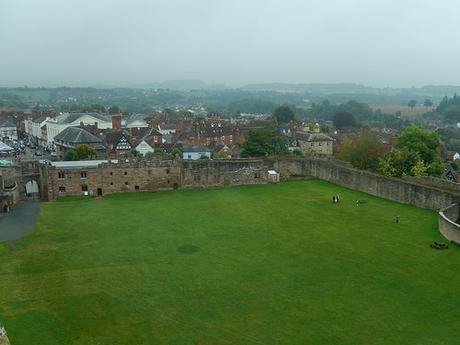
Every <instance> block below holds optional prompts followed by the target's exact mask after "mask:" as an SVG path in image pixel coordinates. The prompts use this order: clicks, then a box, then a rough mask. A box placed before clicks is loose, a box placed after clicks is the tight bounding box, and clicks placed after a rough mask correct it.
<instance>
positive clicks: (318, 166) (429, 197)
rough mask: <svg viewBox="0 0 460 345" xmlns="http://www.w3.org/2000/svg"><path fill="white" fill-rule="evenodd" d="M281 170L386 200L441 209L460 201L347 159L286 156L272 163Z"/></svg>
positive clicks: (454, 194) (284, 175)
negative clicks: (359, 166) (351, 163)
mask: <svg viewBox="0 0 460 345" xmlns="http://www.w3.org/2000/svg"><path fill="white" fill-rule="evenodd" d="M268 163H269V164H271V166H272V167H273V168H274V169H275V170H277V171H278V172H280V173H281V179H282V180H289V179H290V178H292V177H298V176H302V177H306V176H312V177H316V178H320V179H322V180H326V181H330V182H333V183H336V184H338V185H340V186H344V187H348V188H351V189H355V190H359V191H361V192H365V193H369V194H372V195H375V196H379V197H382V198H385V199H389V200H394V201H398V202H402V203H406V204H411V205H415V206H418V207H422V208H429V209H433V210H439V209H441V208H443V207H445V206H446V205H450V204H452V203H455V202H458V201H459V200H460V193H457V192H453V191H451V190H443V189H440V188H436V187H433V186H424V185H421V184H417V183H415V182H412V181H405V180H402V179H397V178H390V177H386V176H382V175H378V174H374V173H371V172H368V171H362V170H357V169H354V168H351V167H350V166H348V165H347V164H345V163H343V162H339V161H336V160H333V159H320V158H286V159H277V160H272V161H269V162H268Z"/></svg>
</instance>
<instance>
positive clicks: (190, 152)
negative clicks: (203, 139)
mask: <svg viewBox="0 0 460 345" xmlns="http://www.w3.org/2000/svg"><path fill="white" fill-rule="evenodd" d="M204 157H206V158H208V159H211V150H209V149H207V148H204V147H200V146H192V147H184V149H183V151H182V159H191V160H198V159H203V158H204Z"/></svg>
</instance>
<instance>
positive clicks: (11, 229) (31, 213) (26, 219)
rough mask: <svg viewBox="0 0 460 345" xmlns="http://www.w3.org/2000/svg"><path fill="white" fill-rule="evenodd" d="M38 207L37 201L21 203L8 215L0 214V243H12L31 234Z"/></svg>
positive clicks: (38, 210) (38, 211) (39, 204)
mask: <svg viewBox="0 0 460 345" xmlns="http://www.w3.org/2000/svg"><path fill="white" fill-rule="evenodd" d="M40 207H41V203H40V202H38V201H28V202H21V203H19V204H17V205H14V206H13V207H12V208H11V212H10V213H0V241H14V240H17V239H19V238H21V237H23V236H25V235H27V234H28V233H29V232H31V231H32V229H33V227H34V225H35V220H36V219H37V217H38V214H39V213H40Z"/></svg>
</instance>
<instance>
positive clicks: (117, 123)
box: [112, 114, 121, 131]
mask: <svg viewBox="0 0 460 345" xmlns="http://www.w3.org/2000/svg"><path fill="white" fill-rule="evenodd" d="M112 129H113V130H116V131H119V130H121V115H120V114H117V115H112Z"/></svg>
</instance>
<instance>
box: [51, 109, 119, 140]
mask: <svg viewBox="0 0 460 345" xmlns="http://www.w3.org/2000/svg"><path fill="white" fill-rule="evenodd" d="M80 124H84V125H86V126H88V125H92V126H94V125H96V126H97V128H99V129H110V128H112V118H111V117H110V116H107V115H102V114H97V113H64V114H61V115H59V116H56V117H54V118H51V119H48V120H47V121H46V122H45V125H46V142H47V145H48V146H50V147H52V146H53V144H54V137H56V135H58V134H59V133H61V132H62V131H63V130H64V129H66V128H67V127H78V126H80Z"/></svg>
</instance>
